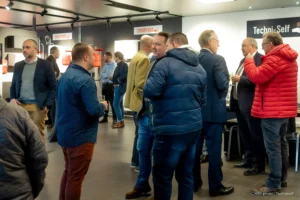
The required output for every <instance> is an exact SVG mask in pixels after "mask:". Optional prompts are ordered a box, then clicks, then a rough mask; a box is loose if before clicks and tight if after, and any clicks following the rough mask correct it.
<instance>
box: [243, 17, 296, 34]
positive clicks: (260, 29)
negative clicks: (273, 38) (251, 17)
mask: <svg viewBox="0 0 300 200" xmlns="http://www.w3.org/2000/svg"><path fill="white" fill-rule="evenodd" d="M268 32H278V33H280V35H281V36H282V37H300V17H293V18H282V19H268V20H255V21H247V37H252V38H262V37H263V34H264V33H268Z"/></svg>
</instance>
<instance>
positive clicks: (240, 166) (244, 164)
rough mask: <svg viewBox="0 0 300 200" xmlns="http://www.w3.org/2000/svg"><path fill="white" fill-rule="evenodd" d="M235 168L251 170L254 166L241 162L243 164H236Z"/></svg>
mask: <svg viewBox="0 0 300 200" xmlns="http://www.w3.org/2000/svg"><path fill="white" fill-rule="evenodd" d="M233 167H235V168H251V167H252V164H251V163H248V162H241V163H237V164H234V166H233Z"/></svg>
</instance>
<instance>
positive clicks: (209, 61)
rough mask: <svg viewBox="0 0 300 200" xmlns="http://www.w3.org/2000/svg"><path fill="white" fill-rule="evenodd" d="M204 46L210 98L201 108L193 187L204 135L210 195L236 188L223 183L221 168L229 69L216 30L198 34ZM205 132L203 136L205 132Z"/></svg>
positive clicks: (202, 57) (198, 181) (201, 58)
mask: <svg viewBox="0 0 300 200" xmlns="http://www.w3.org/2000/svg"><path fill="white" fill-rule="evenodd" d="M199 44H200V46H201V51H200V55H199V56H198V60H199V63H200V64H201V65H202V66H203V68H204V69H205V71H206V74H207V95H206V96H207V100H206V105H205V106H204V107H203V109H202V119H203V129H202V132H201V134H202V136H201V137H199V140H198V141H197V146H196V154H195V166H194V191H197V190H198V189H199V187H201V184H202V183H201V168H200V167H201V165H200V164H197V163H200V155H201V151H202V144H203V139H204V138H205V140H206V146H207V152H208V155H209V156H208V162H209V169H208V179H209V181H208V182H209V193H210V196H220V195H227V194H230V193H232V192H233V191H234V188H233V187H225V186H224V185H223V184H222V180H223V173H222V169H221V164H222V163H221V159H220V158H221V151H222V150H221V147H222V131H223V126H224V123H225V122H226V121H227V118H228V117H227V112H226V96H227V92H228V87H229V73H228V69H227V66H226V62H225V59H224V58H223V57H222V56H220V55H218V54H217V51H218V48H219V39H218V36H217V35H216V33H215V32H214V31H213V30H206V31H204V32H202V33H201V35H200V37H199ZM203 134H204V136H203Z"/></svg>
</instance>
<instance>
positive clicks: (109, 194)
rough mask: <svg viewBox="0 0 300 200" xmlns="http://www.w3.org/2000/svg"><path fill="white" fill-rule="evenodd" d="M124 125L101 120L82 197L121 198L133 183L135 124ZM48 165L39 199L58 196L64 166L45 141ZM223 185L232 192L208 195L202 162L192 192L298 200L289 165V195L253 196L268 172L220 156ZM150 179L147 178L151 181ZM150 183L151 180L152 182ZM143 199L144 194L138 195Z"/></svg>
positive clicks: (297, 181)
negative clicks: (199, 182)
mask: <svg viewBox="0 0 300 200" xmlns="http://www.w3.org/2000/svg"><path fill="white" fill-rule="evenodd" d="M125 123H126V127H125V128H124V129H112V128H111V126H110V125H111V123H108V124H104V125H103V124H100V125H99V133H98V143H97V144H96V146H95V150H94V156H93V161H92V163H91V166H90V169H89V171H88V173H87V176H86V178H85V180H84V183H83V188H82V196H81V199H82V200H123V199H125V193H126V192H128V191H129V190H131V189H132V188H133V186H134V184H135V181H136V177H137V173H135V172H134V171H133V170H132V169H131V168H130V167H129V164H130V160H131V152H132V143H133V137H134V124H133V122H132V120H130V119H128V120H126V121H125ZM47 151H48V155H49V165H48V167H47V177H46V181H45V186H44V189H43V191H42V192H41V194H40V196H39V197H38V198H37V199H38V200H57V199H58V195H59V187H60V178H61V175H62V172H63V169H64V160H63V154H62V151H61V149H60V147H59V146H58V144H57V143H47ZM223 162H224V166H223V168H222V169H223V174H224V181H223V183H224V185H225V186H229V185H233V186H234V187H235V191H234V193H233V194H231V195H228V196H223V197H215V198H211V197H209V196H208V183H207V164H202V165H203V166H202V167H203V170H202V176H203V181H204V184H203V186H202V188H201V189H200V190H199V192H197V193H195V194H194V199H195V200H198V199H199V200H206V199H215V200H219V199H220V200H223V199H224V200H225V199H228V200H233V199H237V200H252V199H253V200H256V199H263V200H271V199H272V200H281V199H282V200H296V199H298V200H300V173H295V172H294V169H293V168H292V167H291V168H290V169H289V176H288V177H289V178H288V187H287V188H285V189H284V190H283V192H286V193H293V195H291V196H276V197H275V196H273V197H271V196H252V195H251V194H250V189H251V188H253V187H260V186H261V185H262V184H264V181H265V179H266V178H267V175H258V176H252V177H245V176H243V175H242V174H243V171H244V170H243V169H235V168H233V167H232V166H233V164H234V162H228V161H226V160H225V158H223ZM151 182H152V181H151V180H150V183H151ZM151 184H152V183H151ZM140 199H141V200H146V199H147V197H143V198H140ZM175 199H177V183H176V181H175V180H174V181H173V194H172V200H175Z"/></svg>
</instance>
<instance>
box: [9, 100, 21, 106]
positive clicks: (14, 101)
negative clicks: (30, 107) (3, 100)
mask: <svg viewBox="0 0 300 200" xmlns="http://www.w3.org/2000/svg"><path fill="white" fill-rule="evenodd" d="M10 103H14V104H16V105H21V103H20V102H19V101H18V100H17V99H11V100H10Z"/></svg>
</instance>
